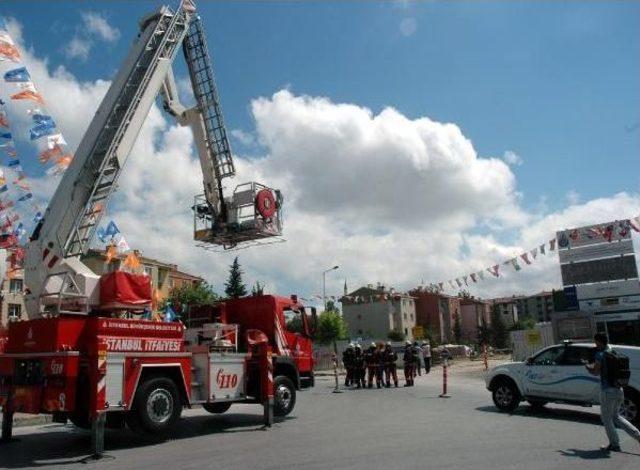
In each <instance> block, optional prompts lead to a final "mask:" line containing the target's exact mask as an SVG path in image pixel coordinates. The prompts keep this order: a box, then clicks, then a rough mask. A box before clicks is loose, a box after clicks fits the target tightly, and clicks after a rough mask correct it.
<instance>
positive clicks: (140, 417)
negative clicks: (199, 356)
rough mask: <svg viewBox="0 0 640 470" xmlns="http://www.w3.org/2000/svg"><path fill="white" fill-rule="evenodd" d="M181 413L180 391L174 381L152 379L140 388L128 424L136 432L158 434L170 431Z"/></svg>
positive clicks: (163, 378) (158, 378) (159, 378)
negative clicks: (139, 430)
mask: <svg viewBox="0 0 640 470" xmlns="http://www.w3.org/2000/svg"><path fill="white" fill-rule="evenodd" d="M181 412H182V405H181V404H180V398H179V395H178V389H177V388H176V385H175V384H174V383H173V381H172V380H170V379H167V378H165V377H155V378H150V379H149V380H147V381H146V382H144V383H143V384H142V385H140V387H138V391H137V392H136V397H135V399H134V400H133V409H132V410H131V412H129V413H128V416H127V424H128V425H129V427H130V428H131V429H132V430H134V431H137V430H138V429H141V430H143V431H146V432H148V433H150V434H157V433H161V432H162V431H165V430H167V429H169V428H170V427H171V426H172V425H173V424H174V423H175V422H176V421H177V420H178V419H179V418H180V413H181Z"/></svg>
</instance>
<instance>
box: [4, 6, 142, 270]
mask: <svg viewBox="0 0 640 470" xmlns="http://www.w3.org/2000/svg"><path fill="white" fill-rule="evenodd" d="M3 61H9V62H12V63H15V64H16V67H15V68H11V69H10V70H8V71H6V72H5V73H4V74H3V77H2V78H3V88H7V89H8V87H15V88H14V90H13V91H8V90H7V94H8V98H9V99H10V100H11V101H12V102H14V103H25V104H24V106H25V107H26V113H27V116H29V117H30V119H29V120H30V123H31V127H30V128H29V129H28V132H27V133H26V135H24V137H25V138H26V140H28V141H29V142H31V143H32V144H35V145H36V146H37V148H38V152H37V153H38V161H39V162H40V164H41V165H43V166H45V167H46V170H45V174H46V175H48V176H50V177H54V176H59V175H61V174H62V173H64V171H65V170H66V169H67V168H68V167H69V165H70V164H71V161H72V160H73V154H72V153H71V152H70V150H69V148H68V144H67V141H66V140H65V138H64V136H63V135H62V132H60V130H59V129H58V126H57V125H56V122H55V121H54V119H53V117H52V116H51V114H50V113H49V112H48V111H47V108H46V100H45V98H44V96H43V95H42V93H41V92H40V91H39V90H38V88H37V87H36V85H35V83H34V82H33V79H32V77H31V74H30V73H29V70H28V69H27V67H26V66H25V65H24V64H23V63H22V54H21V53H20V50H19V49H18V47H17V46H16V44H15V42H14V41H13V38H12V37H11V35H10V34H9V32H8V31H7V28H6V25H5V23H4V21H3V20H2V18H0V62H3ZM5 104H6V103H5V101H4V100H3V99H2V98H0V149H2V150H3V151H4V153H5V154H6V157H7V159H8V161H7V162H6V166H7V168H8V170H9V171H8V172H10V173H11V174H12V175H13V177H12V178H11V179H12V184H11V185H9V184H7V182H8V176H7V175H5V172H4V170H3V169H2V168H1V167H0V233H1V234H2V238H1V239H0V248H12V251H14V252H17V253H18V257H19V258H20V259H21V258H23V257H24V251H23V249H22V248H21V247H20V246H19V245H20V244H22V243H23V242H24V241H25V236H26V234H27V231H26V227H25V225H26V223H23V222H22V221H21V218H20V214H19V213H18V211H17V210H16V209H18V206H19V205H20V204H26V203H28V202H29V201H31V202H32V206H31V208H32V210H33V216H32V217H31V218H30V220H27V221H25V222H28V223H30V222H32V223H33V224H37V223H38V222H39V221H40V220H41V219H42V217H43V211H42V210H41V208H40V207H39V206H38V205H37V204H36V203H35V202H33V200H34V195H33V193H32V191H31V185H30V184H29V182H28V180H27V177H26V174H25V171H24V169H23V167H22V162H21V160H20V158H19V156H18V152H17V150H16V145H15V140H14V137H15V136H17V135H18V134H16V133H15V132H14V131H13V130H12V126H11V122H10V119H9V113H8V112H7V109H6V107H5ZM13 193H15V194H13ZM104 209H105V208H104V206H102V205H99V204H98V205H97V207H96V208H95V214H94V215H95V216H97V215H99V214H100V213H102V212H103V211H104ZM22 212H23V213H24V212H27V211H25V210H24V209H23V210H22ZM97 236H98V239H99V240H100V241H101V242H102V243H104V244H105V245H106V254H105V257H106V260H107V262H111V261H112V260H113V259H115V258H116V256H117V255H118V254H124V253H128V255H127V257H126V259H125V261H124V263H123V266H124V267H125V268H127V269H130V270H133V271H137V270H139V269H141V263H140V261H139V259H138V258H137V256H136V255H135V253H134V252H133V251H132V250H131V248H130V246H129V244H128V243H127V240H126V239H125V237H124V236H123V234H122V233H121V232H120V229H119V228H118V226H117V225H116V223H115V222H114V221H113V220H111V221H109V222H108V224H107V225H106V227H101V228H98V230H97Z"/></svg>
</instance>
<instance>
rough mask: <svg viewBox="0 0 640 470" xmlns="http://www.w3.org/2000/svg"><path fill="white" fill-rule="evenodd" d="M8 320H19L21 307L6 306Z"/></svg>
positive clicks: (15, 305)
mask: <svg viewBox="0 0 640 470" xmlns="http://www.w3.org/2000/svg"><path fill="white" fill-rule="evenodd" d="M7 308H8V311H9V318H20V314H21V313H22V306H21V305H20V304H7Z"/></svg>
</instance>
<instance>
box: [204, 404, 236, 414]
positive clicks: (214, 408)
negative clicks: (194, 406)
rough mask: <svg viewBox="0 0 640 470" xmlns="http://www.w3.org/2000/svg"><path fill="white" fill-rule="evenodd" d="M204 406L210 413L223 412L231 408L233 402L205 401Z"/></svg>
mask: <svg viewBox="0 0 640 470" xmlns="http://www.w3.org/2000/svg"><path fill="white" fill-rule="evenodd" d="M202 407H203V408H204V409H205V410H207V411H208V412H209V413H214V414H221V413H224V412H225V411H227V410H228V409H229V408H231V402H222V403H205V404H204V405H202Z"/></svg>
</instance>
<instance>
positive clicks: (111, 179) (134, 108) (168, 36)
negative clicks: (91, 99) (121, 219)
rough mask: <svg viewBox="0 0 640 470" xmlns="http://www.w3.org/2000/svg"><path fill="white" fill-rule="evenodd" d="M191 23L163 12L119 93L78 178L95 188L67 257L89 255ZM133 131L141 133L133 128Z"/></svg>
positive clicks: (73, 233)
mask: <svg viewBox="0 0 640 470" xmlns="http://www.w3.org/2000/svg"><path fill="white" fill-rule="evenodd" d="M148 21H149V20H148ZM188 24H189V18H188V16H187V14H186V13H185V12H184V11H183V10H182V9H179V10H178V11H177V12H176V13H175V14H172V13H171V12H170V10H169V9H163V10H162V11H161V13H160V14H159V15H158V18H157V22H156V24H155V27H154V28H153V32H152V33H151V34H150V36H149V39H148V41H147V43H146V45H145V47H144V48H143V49H142V51H141V54H140V56H139V57H138V58H137V60H136V62H135V64H134V66H133V67H132V68H131V71H130V74H129V76H128V77H127V79H126V82H125V83H124V85H123V86H121V87H120V89H119V90H118V91H119V95H118V97H117V98H116V100H115V102H114V103H113V106H112V108H111V110H110V112H109V115H108V117H107V119H106V123H105V125H104V126H103V127H102V129H101V131H100V133H99V135H98V137H97V138H96V139H95V145H94V146H93V148H92V149H91V151H90V153H89V155H88V156H87V157H86V163H85V165H84V166H83V168H82V170H81V176H80V177H79V178H78V182H79V183H80V184H82V185H84V186H85V187H87V188H91V191H90V193H89V194H88V197H87V200H86V203H85V204H84V207H83V208H82V209H81V210H82V213H81V215H80V216H79V217H76V218H75V224H74V226H73V229H72V230H71V231H70V233H69V235H68V237H67V240H66V243H65V245H64V256H65V257H70V256H76V255H80V254H83V253H85V252H86V251H87V250H88V248H89V243H90V241H91V239H92V237H93V234H94V232H95V230H96V228H97V225H98V223H99V221H100V217H101V214H102V212H103V208H104V207H105V204H106V202H107V200H108V199H109V197H110V196H111V194H112V192H113V190H114V189H115V185H116V182H117V180H118V177H119V175H120V172H121V170H122V166H123V164H124V161H125V160H126V157H127V156H128V154H129V152H130V151H131V147H132V146H133V143H134V142H135V138H136V137H137V135H138V132H139V130H140V127H141V125H142V123H143V122H144V118H145V117H146V115H147V113H148V109H149V107H150V104H151V103H152V102H153V100H155V97H156V96H157V93H158V89H159V86H160V84H161V82H162V79H164V77H165V75H166V70H165V69H164V68H163V70H160V71H159V64H160V63H161V62H162V61H166V62H167V64H168V65H170V64H171V62H172V61H173V58H174V57H175V54H176V51H177V48H178V46H179V45H180V44H181V43H182V41H183V39H184V37H185V35H186V32H187V28H188ZM148 27H149V26H148ZM159 75H160V76H159ZM158 78H160V80H158ZM143 102H145V103H144V104H145V105H146V106H142V107H143V108H146V109H141V104H142V103H143ZM138 111H141V113H140V115H137V114H138ZM132 126H134V127H135V128H133V129H131V127H132ZM63 183H64V181H63ZM60 186H63V184H62V183H61V185H60Z"/></svg>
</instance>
